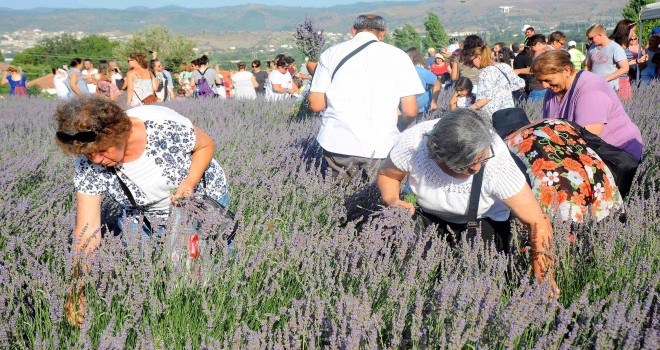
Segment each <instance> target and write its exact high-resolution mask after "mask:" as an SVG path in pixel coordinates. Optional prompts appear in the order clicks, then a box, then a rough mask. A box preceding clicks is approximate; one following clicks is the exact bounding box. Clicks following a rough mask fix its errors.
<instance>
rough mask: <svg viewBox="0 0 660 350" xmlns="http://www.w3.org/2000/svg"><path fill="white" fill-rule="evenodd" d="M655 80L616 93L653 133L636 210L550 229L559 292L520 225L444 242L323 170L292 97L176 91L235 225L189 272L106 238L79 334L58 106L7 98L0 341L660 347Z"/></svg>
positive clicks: (312, 126)
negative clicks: (489, 235)
mask: <svg viewBox="0 0 660 350" xmlns="http://www.w3.org/2000/svg"><path fill="white" fill-rule="evenodd" d="M659 89H660V84H656V85H655V86H653V87H651V88H647V89H642V90H639V91H635V97H634V99H633V101H631V102H629V103H626V104H625V107H626V110H627V111H628V113H629V114H630V116H631V118H632V119H633V120H634V121H635V122H636V123H637V125H638V126H639V127H640V129H641V131H642V135H643V137H644V141H645V143H646V148H645V155H644V161H643V164H642V165H641V167H640V170H639V172H638V179H637V185H636V186H635V187H634V189H633V194H632V196H631V198H630V202H629V204H628V222H627V223H625V224H622V223H620V222H619V221H618V220H617V219H616V218H614V217H613V218H607V219H606V220H604V221H603V222H600V223H598V224H594V223H586V224H583V225H576V226H575V227H573V228H572V229H571V227H569V225H566V224H562V223H558V222H557V223H555V225H554V228H555V234H556V240H555V243H556V245H555V247H554V251H555V254H556V258H557V282H558V284H559V287H560V288H561V291H562V293H561V297H560V298H559V299H558V300H557V299H550V298H548V295H549V293H548V292H549V289H548V286H547V285H546V284H542V285H536V284H535V283H533V282H532V281H530V278H529V268H530V266H529V263H528V257H527V255H526V253H524V252H522V250H521V249H520V247H524V245H525V240H524V237H525V233H524V232H523V231H522V229H521V227H520V225H517V227H516V230H517V234H516V237H515V238H514V246H515V250H514V252H513V253H512V254H510V255H503V254H497V253H496V252H494V250H492V249H490V248H484V247H483V245H482V243H481V242H475V243H468V242H465V241H463V242H461V243H459V244H458V247H457V248H456V249H451V248H449V245H448V243H447V242H446V241H445V240H443V239H440V238H439V237H437V236H436V235H435V234H433V233H432V232H431V231H428V232H416V231H415V230H414V227H413V224H412V221H411V220H410V218H409V217H408V216H407V214H406V213H405V212H404V211H403V210H398V209H383V208H382V207H381V206H380V205H379V200H378V193H377V190H376V188H375V186H374V184H373V183H370V182H360V181H355V182H353V183H351V184H350V185H349V186H346V187H341V186H338V185H337V184H336V183H335V182H333V181H332V180H330V179H329V177H328V179H327V180H325V179H324V176H323V175H324V174H323V172H322V167H321V161H320V159H321V158H320V148H319V146H318V144H317V143H316V141H315V138H314V136H315V134H316V132H317V131H318V128H319V125H320V123H319V120H318V118H314V117H311V118H291V117H290V114H291V110H292V105H290V104H288V103H282V104H269V103H266V102H264V101H256V102H239V101H220V100H212V101H197V100H188V101H176V102H171V103H169V104H167V106H169V107H171V108H173V109H175V110H176V111H178V112H180V113H181V114H183V115H185V116H188V117H189V118H191V119H192V120H193V122H195V123H196V124H197V125H199V126H200V127H202V128H203V129H205V130H206V131H207V132H208V133H209V134H210V135H211V137H212V138H213V139H214V140H215V142H216V158H217V159H218V160H219V161H220V163H221V164H222V166H223V167H224V169H225V171H226V173H227V176H228V179H229V182H230V184H231V205H230V206H231V208H232V210H233V211H235V212H236V213H237V220H238V223H239V231H238V236H237V238H236V240H235V241H234V243H233V247H232V253H231V254H229V253H228V252H227V250H226V249H224V243H223V242H222V241H221V240H216V241H214V240H208V241H207V242H206V245H205V246H204V247H203V249H204V250H203V251H202V255H203V256H204V258H203V259H201V260H200V261H195V263H194V264H193V266H192V267H191V268H185V267H182V266H181V264H175V263H173V262H172V261H171V260H170V259H169V258H168V256H166V254H161V252H163V251H164V249H162V248H163V245H155V247H156V249H152V248H150V247H147V248H145V249H144V250H142V249H141V247H140V245H139V244H135V240H134V239H133V238H132V237H133V236H135V234H136V233H135V232H128V233H127V234H126V237H123V238H122V237H120V236H114V235H113V234H112V233H111V232H108V233H106V234H105V238H104V241H103V244H102V246H101V249H100V250H99V251H98V253H97V254H96V256H95V258H94V259H93V260H92V265H91V270H90V271H89V272H88V273H86V274H85V275H84V276H82V277H80V279H78V280H77V281H76V282H77V283H84V286H85V294H86V297H87V314H86V317H85V322H84V323H83V326H82V329H77V328H74V327H71V326H69V324H68V323H67V322H66V321H65V318H64V303H65V300H66V298H67V295H68V294H69V291H70V290H71V286H72V283H74V280H73V278H72V274H73V273H72V259H71V255H70V253H69V250H70V242H71V232H72V229H73V225H74V222H75V221H74V219H75V203H74V193H73V191H74V189H73V180H72V178H73V159H71V158H66V157H64V156H63V155H62V154H61V153H60V152H59V151H58V149H57V148H56V145H55V141H54V124H53V122H52V120H51V115H52V114H53V111H54V108H55V106H56V103H57V102H55V101H51V100H46V99H40V98H30V99H10V98H7V99H2V100H0V193H2V200H1V201H0V286H1V287H0V348H2V349H69V348H71V349H122V348H129V349H199V348H203V349H220V348H233V349H241V348H245V349H316V348H329V349H335V348H342V349H390V348H397V349H398V348H402V349H418V348H432V349H437V348H441V349H444V348H448V349H509V348H515V349H578V348H587V349H590V348H595V349H658V348H660V303H659V300H658V299H659V297H660V296H659V293H660V253H659V252H660V234H659V229H658V228H659V225H660V196H658V194H657V192H656V191H657V189H658V185H660V133H659V131H658V121H659V118H660V113H659V110H658V106H659V105H660V94H658V91H659ZM441 98H442V99H443V100H448V96H447V95H444V96H442V97H441ZM442 105H443V106H445V105H446V103H442ZM528 109H529V112H530V113H531V114H532V116H533V118H538V117H539V108H538V106H528ZM108 204H109V205H111V203H108ZM107 216H108V217H110V216H111V215H110V214H108V215H107ZM109 223H112V222H109ZM571 230H572V232H574V233H575V242H574V244H573V245H570V244H569V243H568V233H569V231H571ZM187 232H188V231H186V230H184V229H181V226H176V225H172V227H170V228H169V229H168V230H167V233H168V234H169V235H182V234H186V233H187Z"/></svg>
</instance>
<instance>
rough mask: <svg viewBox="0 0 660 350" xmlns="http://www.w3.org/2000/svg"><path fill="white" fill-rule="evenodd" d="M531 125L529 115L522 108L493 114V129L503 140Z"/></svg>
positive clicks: (502, 110) (506, 109)
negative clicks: (513, 132)
mask: <svg viewBox="0 0 660 350" xmlns="http://www.w3.org/2000/svg"><path fill="white" fill-rule="evenodd" d="M529 124H530V121H529V118H528V117H527V113H525V110H524V109H522V108H505V109H501V110H499V111H497V112H495V113H493V128H494V129H495V131H497V134H498V135H500V137H502V138H504V137H505V136H507V135H508V134H510V133H511V132H512V131H516V130H518V129H520V128H522V127H523V126H525V125H529Z"/></svg>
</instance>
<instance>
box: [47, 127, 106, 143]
mask: <svg viewBox="0 0 660 350" xmlns="http://www.w3.org/2000/svg"><path fill="white" fill-rule="evenodd" d="M55 135H56V136H57V139H58V140H60V142H62V143H67V144H71V143H73V141H78V142H82V143H90V142H94V141H96V137H97V136H98V135H99V132H98V131H95V130H85V131H81V132H79V133H75V134H73V135H70V134H67V133H65V132H62V131H58V132H57V133H55Z"/></svg>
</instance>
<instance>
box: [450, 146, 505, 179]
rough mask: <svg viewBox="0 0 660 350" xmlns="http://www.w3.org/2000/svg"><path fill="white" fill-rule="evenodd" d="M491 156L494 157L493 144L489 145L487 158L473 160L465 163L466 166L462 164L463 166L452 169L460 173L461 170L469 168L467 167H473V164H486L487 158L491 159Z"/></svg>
mask: <svg viewBox="0 0 660 350" xmlns="http://www.w3.org/2000/svg"><path fill="white" fill-rule="evenodd" d="M493 158H495V150H494V149H493V145H490V157H488V158H484V159H482V160H480V161H477V162H474V163H472V164H469V165H466V166H464V167H460V168H456V169H454V170H455V171H456V172H459V173H462V172H464V171H465V170H467V169H469V168H472V167H475V166H477V165H481V166H484V165H486V163H488V161H489V160H491V159H493Z"/></svg>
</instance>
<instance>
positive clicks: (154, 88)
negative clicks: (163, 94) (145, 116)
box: [145, 72, 158, 97]
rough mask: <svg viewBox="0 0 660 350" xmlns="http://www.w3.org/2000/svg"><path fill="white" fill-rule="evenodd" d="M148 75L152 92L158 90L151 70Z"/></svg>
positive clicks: (156, 81)
mask: <svg viewBox="0 0 660 350" xmlns="http://www.w3.org/2000/svg"><path fill="white" fill-rule="evenodd" d="M149 76H150V77H151V88H152V89H153V92H156V91H158V80H157V79H156V77H155V76H154V75H153V74H151V72H149ZM145 97H146V96H145Z"/></svg>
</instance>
